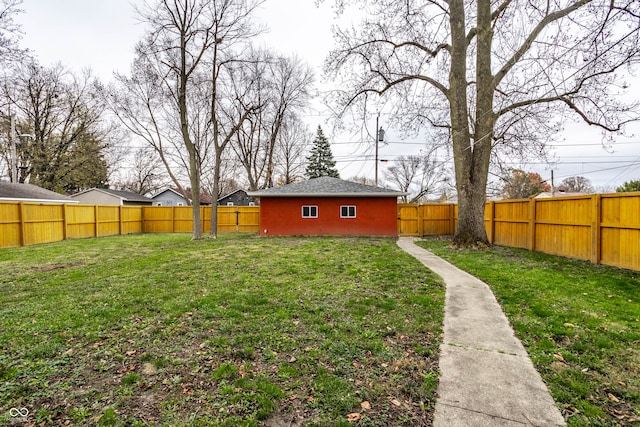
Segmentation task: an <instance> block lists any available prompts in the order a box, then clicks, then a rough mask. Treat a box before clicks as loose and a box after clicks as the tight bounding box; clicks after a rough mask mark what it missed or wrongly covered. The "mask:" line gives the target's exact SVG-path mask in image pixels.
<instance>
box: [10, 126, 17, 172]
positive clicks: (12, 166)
mask: <svg viewBox="0 0 640 427" xmlns="http://www.w3.org/2000/svg"><path fill="white" fill-rule="evenodd" d="M9 139H10V143H11V164H10V165H9V168H10V169H11V171H10V172H11V173H10V177H11V182H12V183H14V184H15V183H17V182H18V154H17V152H16V119H15V117H13V114H12V115H11V136H10V137H9Z"/></svg>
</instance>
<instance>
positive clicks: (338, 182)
mask: <svg viewBox="0 0 640 427" xmlns="http://www.w3.org/2000/svg"><path fill="white" fill-rule="evenodd" d="M247 194H248V195H249V196H253V197H308V196H312V197H399V196H404V195H406V193H403V192H401V191H395V190H390V189H388V188H382V187H375V186H373V185H365V184H360V183H357V182H352V181H345V180H342V179H338V178H332V177H329V176H323V177H320V178H313V179H310V180H308V181H304V182H296V183H294V184H288V185H283V186H280V187H273V188H267V189H265V190H260V191H252V192H248V193H247Z"/></svg>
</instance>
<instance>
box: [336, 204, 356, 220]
mask: <svg viewBox="0 0 640 427" xmlns="http://www.w3.org/2000/svg"><path fill="white" fill-rule="evenodd" d="M355 217H356V207H355V206H340V218H355Z"/></svg>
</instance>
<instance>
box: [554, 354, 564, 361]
mask: <svg viewBox="0 0 640 427" xmlns="http://www.w3.org/2000/svg"><path fill="white" fill-rule="evenodd" d="M553 357H555V358H556V359H558V360H559V361H561V362H564V357H562V355H561V354H560V353H555V354H554V355H553Z"/></svg>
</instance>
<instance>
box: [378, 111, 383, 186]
mask: <svg viewBox="0 0 640 427" xmlns="http://www.w3.org/2000/svg"><path fill="white" fill-rule="evenodd" d="M379 120H380V113H378V115H377V116H376V186H377V185H378V162H379V161H380V160H379V159H378V145H379V143H380V142H382V141H384V130H382V129H381V128H380V124H379V123H378V122H379Z"/></svg>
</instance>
